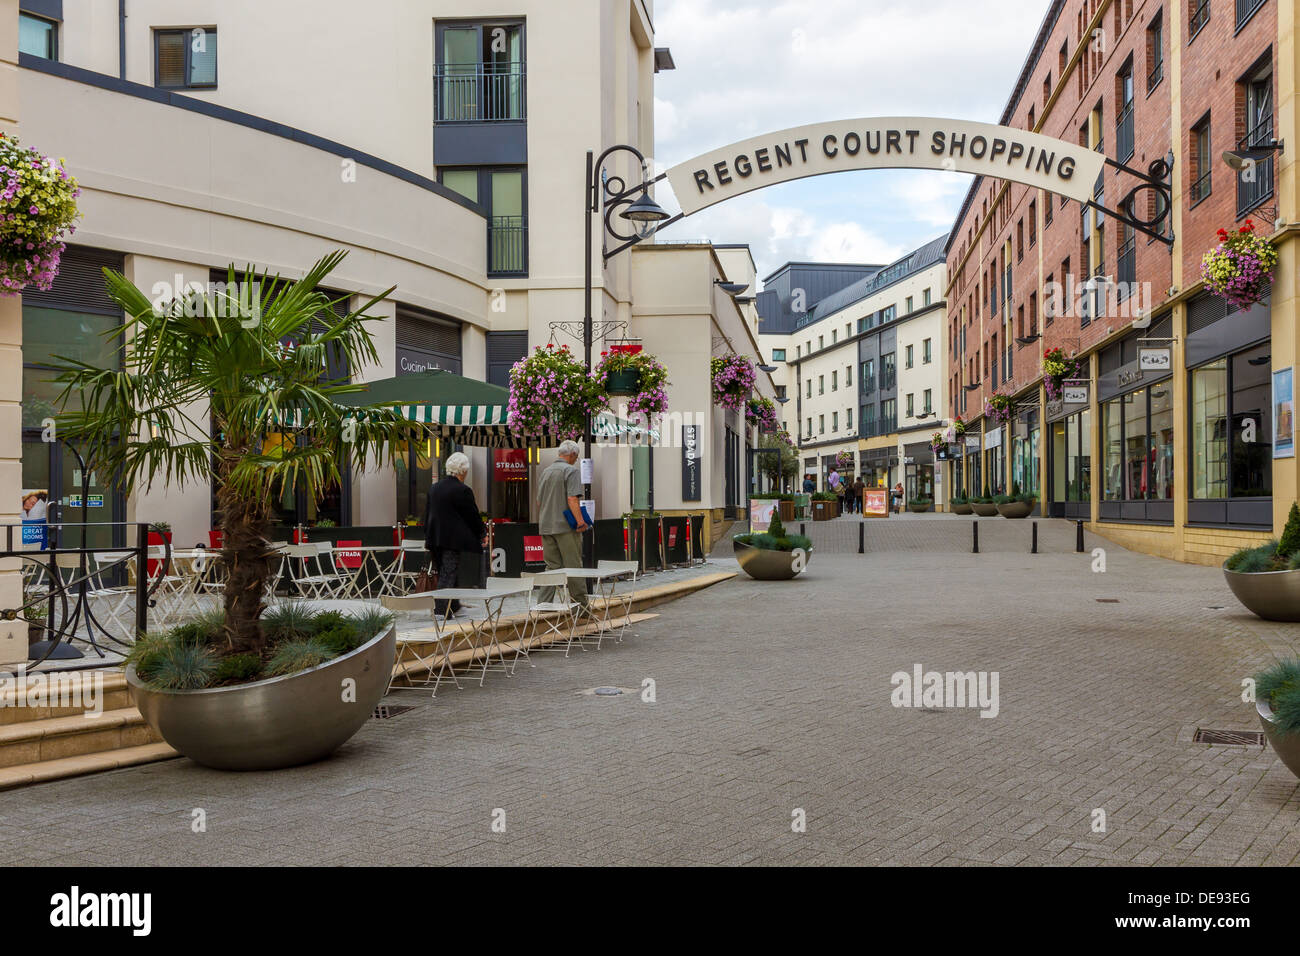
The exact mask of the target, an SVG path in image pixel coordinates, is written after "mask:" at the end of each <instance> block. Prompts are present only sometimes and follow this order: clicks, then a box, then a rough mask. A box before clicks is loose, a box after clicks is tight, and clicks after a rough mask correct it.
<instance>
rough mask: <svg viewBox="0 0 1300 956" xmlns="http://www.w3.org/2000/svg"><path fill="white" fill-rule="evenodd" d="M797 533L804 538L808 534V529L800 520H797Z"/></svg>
mask: <svg viewBox="0 0 1300 956" xmlns="http://www.w3.org/2000/svg"><path fill="white" fill-rule="evenodd" d="M799 534H800V535H802V536H803V537H805V538H806V537H807V536H808V529H807V528H805V527H804V524H803V522H802V521H800V522H799Z"/></svg>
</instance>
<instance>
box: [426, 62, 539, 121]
mask: <svg viewBox="0 0 1300 956" xmlns="http://www.w3.org/2000/svg"><path fill="white" fill-rule="evenodd" d="M433 80H434V102H435V103H436V121H437V122H439V123H500V122H509V121H517V120H525V119H527V118H528V111H527V102H528V74H527V72H526V71H525V70H524V64H523V63H522V62H520V63H506V64H502V65H500V66H493V65H491V64H486V65H483V66H482V67H480V66H477V65H475V66H470V65H468V64H466V65H457V64H451V65H439V66H438V67H437V68H436V69H435V70H434V77H433Z"/></svg>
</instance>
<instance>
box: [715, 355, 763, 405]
mask: <svg viewBox="0 0 1300 956" xmlns="http://www.w3.org/2000/svg"><path fill="white" fill-rule="evenodd" d="M711 369H712V374H713V404H714V405H721V406H722V407H723V408H729V409H731V410H732V411H736V412H738V411H740V410H741V409H742V408H744V407H745V402H746V401H747V400H748V399H749V393H750V392H751V391H753V390H754V382H755V381H756V377H755V372H754V363H753V362H751V361H750V360H749V359H748V358H747V357H746V356H744V355H735V354H728V355H724V356H722V357H721V358H715V359H713V361H712V363H711Z"/></svg>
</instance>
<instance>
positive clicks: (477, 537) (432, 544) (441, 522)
mask: <svg viewBox="0 0 1300 956" xmlns="http://www.w3.org/2000/svg"><path fill="white" fill-rule="evenodd" d="M445 470H446V475H445V476H444V477H443V478H442V479H441V480H440V481H439V482H438V483H437V484H435V485H434V486H433V487H432V488H430V489H429V501H428V505H427V506H426V508H425V513H424V535H425V537H424V546H425V547H426V548H428V549H429V555H430V558H431V559H432V561H433V565H434V567H436V568H437V569H438V587H440V588H454V587H457V586H458V585H457V580H458V578H459V572H460V555H461V552H462V551H463V552H465V553H467V554H482V552H483V536H484V535H486V534H487V526H486V525H484V524H483V519H482V518H481V517H480V516H479V511H478V503H477V502H476V501H475V500H474V492H473V491H472V490H471V489H470V487H469V486H468V485H466V484H465V476H466V475H467V474H469V459H468V458H467V457H465V455H463V454H461V453H460V452H456V453H455V454H454V455H452V456H451V457H449V458H448V459H447V466H446V469H445ZM448 605H450V607H449V606H448ZM435 606H436V609H437V613H439V614H441V615H443V616H446V615H447V613H448V612H449V611H450V612H452V613H454V612H456V611H458V610H460V602H459V601H451V602H447V601H438V602H436V605H435Z"/></svg>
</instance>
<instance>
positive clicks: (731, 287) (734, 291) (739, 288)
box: [713, 279, 749, 297]
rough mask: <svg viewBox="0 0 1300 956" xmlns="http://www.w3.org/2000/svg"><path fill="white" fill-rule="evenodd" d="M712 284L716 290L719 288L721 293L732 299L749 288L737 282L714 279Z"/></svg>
mask: <svg viewBox="0 0 1300 956" xmlns="http://www.w3.org/2000/svg"><path fill="white" fill-rule="evenodd" d="M713 284H714V285H716V286H717V287H718V288H720V289H721V290H722V291H723V292H725V293H727V295H729V296H733V297H734V296H738V295H740V293H742V292H744V291H745V290H746V289H748V288H749V286H747V285H743V284H741V283H739V282H727V281H726V280H724V279H714V280H713Z"/></svg>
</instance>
